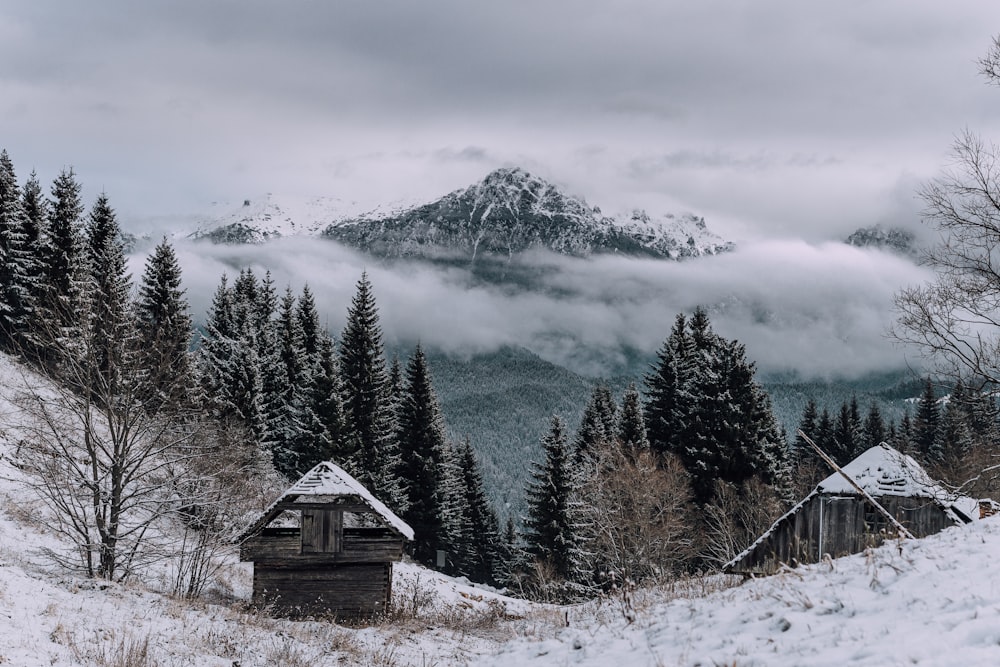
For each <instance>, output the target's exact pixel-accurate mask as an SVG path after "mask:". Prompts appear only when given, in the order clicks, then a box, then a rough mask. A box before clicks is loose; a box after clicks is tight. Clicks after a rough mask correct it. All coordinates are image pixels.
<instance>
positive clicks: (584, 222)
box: [190, 168, 733, 264]
mask: <svg viewBox="0 0 1000 667" xmlns="http://www.w3.org/2000/svg"><path fill="white" fill-rule="evenodd" d="M292 235H317V236H322V237H324V238H328V239H332V240H336V241H339V242H340V243H343V244H345V245H349V246H352V247H354V248H357V249H359V250H362V251H364V252H367V253H369V254H371V255H374V256H377V257H383V258H414V259H428V260H446V261H460V262H467V263H469V264H475V263H477V262H480V261H484V262H486V261H493V262H496V261H510V260H511V259H512V258H514V257H515V256H518V255H520V254H522V253H524V252H526V251H530V250H535V249H542V250H549V251H551V252H555V253H559V254H562V255H569V256H573V257H586V256H589V255H593V254H608V253H613V254H622V255H626V256H633V257H656V258H669V259H683V258H687V257H698V256H701V255H715V254H718V253H722V252H726V251H729V250H732V249H733V244H732V243H730V242H727V241H724V240H723V239H721V238H720V237H718V236H716V235H715V234H713V233H712V232H710V231H709V230H708V229H707V227H706V225H705V220H704V219H703V218H700V217H697V216H694V215H683V216H675V215H670V214H668V215H663V216H659V217H654V216H650V215H649V214H647V213H646V212H645V211H642V210H634V211H631V212H629V213H628V214H626V215H617V216H615V215H605V214H603V213H602V212H601V210H600V209H599V208H597V207H594V206H590V205H589V204H587V203H586V202H585V201H584V200H583V199H580V198H578V197H573V196H570V195H567V194H565V193H564V192H562V191H560V190H559V189H558V188H557V187H556V186H554V185H552V184H551V183H548V182H546V181H544V180H543V179H541V178H538V177H536V176H533V175H531V174H529V173H527V172H526V171H524V170H522V169H516V168H513V169H498V170H496V171H494V172H492V173H490V174H489V175H487V176H486V178H485V179H483V180H482V181H481V182H479V183H476V184H474V185H471V186H469V187H467V188H465V189H462V190H456V191H455V192H452V193H450V194H448V195H445V196H444V197H442V198H440V199H438V200H436V201H433V202H431V203H427V204H422V205H418V206H401V205H389V206H385V207H380V208H377V209H371V210H362V209H360V208H359V207H358V206H357V205H356V204H354V203H352V202H344V201H341V200H337V199H333V198H317V199H312V200H309V201H307V202H303V203H293V202H281V201H279V200H278V199H276V198H274V197H272V196H270V195H268V196H267V197H265V198H263V199H260V200H254V201H251V200H247V201H245V202H244V203H243V206H241V207H238V208H236V209H235V210H230V211H220V212H219V213H218V214H214V215H212V216H210V218H209V219H208V220H206V221H205V223H204V224H202V225H201V226H200V227H199V229H198V230H197V231H195V232H194V233H192V234H191V235H190V236H191V237H192V238H196V239H205V240H209V241H212V242H214V243H229V244H243V243H265V242H266V241H268V240H269V239H271V238H276V237H282V236H292Z"/></svg>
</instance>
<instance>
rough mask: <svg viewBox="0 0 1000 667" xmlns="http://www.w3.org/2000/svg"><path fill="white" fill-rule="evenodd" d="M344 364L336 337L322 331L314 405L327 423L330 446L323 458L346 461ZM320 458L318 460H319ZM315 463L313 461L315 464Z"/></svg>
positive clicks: (314, 376) (314, 384)
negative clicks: (340, 357) (338, 355)
mask: <svg viewBox="0 0 1000 667" xmlns="http://www.w3.org/2000/svg"><path fill="white" fill-rule="evenodd" d="M342 393H343V389H342V387H341V386H340V366H339V364H338V362H337V354H336V351H335V350H334V343H333V338H331V337H330V334H329V333H327V332H325V331H324V332H322V333H321V334H320V339H319V363H318V367H317V370H316V372H314V373H313V376H312V409H313V412H314V413H315V415H316V418H317V419H318V420H319V423H320V424H322V425H323V429H324V433H325V439H326V442H327V443H329V444H328V449H327V450H326V451H325V452H323V453H322V458H321V459H320V460H333V461H345V460H346V459H347V454H346V452H345V451H344V449H343V448H344V439H345V435H344V433H345V430H346V425H345V423H344V404H343V401H342V400H341V394H342ZM319 462H320V461H316V462H315V463H319ZM315 463H314V464H313V465H315Z"/></svg>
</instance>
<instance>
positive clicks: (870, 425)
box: [863, 402, 888, 450]
mask: <svg viewBox="0 0 1000 667" xmlns="http://www.w3.org/2000/svg"><path fill="white" fill-rule="evenodd" d="M887 437H888V436H887V434H886V430H885V421H884V420H883V419H882V411H881V410H879V407H878V403H875V402H872V404H871V407H869V408H868V416H867V417H865V425H864V437H863V442H864V448H865V449H866V450H868V449H871V448H872V447H877V446H878V445H880V444H882V443H883V442H885V441H886V440H887Z"/></svg>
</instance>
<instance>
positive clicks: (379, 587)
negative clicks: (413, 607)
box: [253, 563, 392, 619]
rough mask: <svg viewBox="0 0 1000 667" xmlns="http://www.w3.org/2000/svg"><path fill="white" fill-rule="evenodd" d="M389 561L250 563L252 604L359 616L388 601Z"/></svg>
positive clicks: (295, 611)
mask: <svg viewBox="0 0 1000 667" xmlns="http://www.w3.org/2000/svg"><path fill="white" fill-rule="evenodd" d="M391 581H392V565H391V564H390V563H378V564H361V565H339V566H331V565H326V566H323V565H319V566H306V567H299V566H295V567H270V566H266V565H265V566H262V565H260V564H259V563H257V564H255V565H254V572H253V604H254V605H256V606H258V607H262V608H267V609H270V610H272V611H273V612H276V613H278V614H287V615H292V616H301V615H317V614H333V615H335V616H336V617H337V618H345V619H350V618H359V617H365V616H371V615H373V614H378V613H381V612H384V611H385V610H386V607H387V605H388V604H389V594H390V582H391Z"/></svg>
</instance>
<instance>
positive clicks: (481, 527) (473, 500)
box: [456, 440, 501, 584]
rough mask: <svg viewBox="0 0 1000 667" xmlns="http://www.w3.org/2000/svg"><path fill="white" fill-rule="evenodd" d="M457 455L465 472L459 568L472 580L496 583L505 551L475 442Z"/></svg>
mask: <svg viewBox="0 0 1000 667" xmlns="http://www.w3.org/2000/svg"><path fill="white" fill-rule="evenodd" d="M457 454H458V465H459V469H460V470H461V474H462V489H461V497H460V500H461V503H460V504H461V533H460V539H459V540H458V544H457V558H456V560H457V561H458V563H457V570H458V573H459V574H461V575H464V576H466V577H468V578H469V579H471V580H472V581H480V582H484V583H490V584H496V583H497V581H496V579H495V574H496V570H497V565H498V562H497V561H498V559H499V557H500V553H501V548H500V534H499V533H500V529H499V525H498V523H497V518H496V514H494V512H493V508H492V507H491V506H490V503H489V500H488V499H487V498H486V492H485V491H484V489H483V476H482V474H481V473H480V472H479V464H478V462H477V461H476V455H475V453H474V452H473V451H472V444H471V443H470V442H469V441H468V440H466V441H465V443H464V444H463V445H461V447H460V448H459V450H458V452H457Z"/></svg>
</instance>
